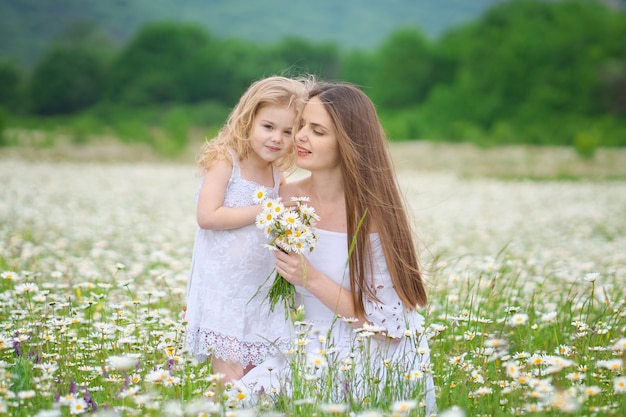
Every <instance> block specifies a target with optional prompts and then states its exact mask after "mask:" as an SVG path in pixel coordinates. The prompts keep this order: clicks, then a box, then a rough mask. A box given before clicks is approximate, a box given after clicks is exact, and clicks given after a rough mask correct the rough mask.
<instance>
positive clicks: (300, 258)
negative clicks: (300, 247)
mask: <svg viewBox="0 0 626 417" xmlns="http://www.w3.org/2000/svg"><path fill="white" fill-rule="evenodd" d="M274 258H275V263H276V265H275V266H276V272H278V273H279V274H280V275H281V276H282V277H283V278H285V279H286V280H287V281H289V282H291V283H292V284H293V285H298V286H300V287H303V288H305V287H306V284H307V281H309V280H310V279H311V278H312V274H314V273H315V272H316V270H315V268H313V267H312V266H311V263H310V262H309V260H308V259H307V258H306V257H305V256H304V255H302V254H300V253H296V252H284V251H281V250H277V251H274Z"/></svg>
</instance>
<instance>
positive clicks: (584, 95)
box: [423, 0, 626, 143]
mask: <svg viewBox="0 0 626 417" xmlns="http://www.w3.org/2000/svg"><path fill="white" fill-rule="evenodd" d="M623 22H624V14H623V13H616V12H615V11H613V10H611V9H608V8H606V7H605V6H603V5H601V4H599V3H597V2H581V1H559V2H543V1H538V0H519V1H514V2H505V3H501V4H499V5H498V6H495V7H494V8H492V9H490V10H489V11H488V12H487V13H486V14H485V15H484V16H483V17H482V18H481V19H479V20H478V21H476V22H474V23H472V24H469V25H466V26H464V27H461V28H458V29H456V30H453V31H451V32H449V33H448V34H446V36H444V37H443V38H442V40H441V41H440V43H439V48H440V49H441V53H442V55H445V56H447V57H449V58H450V59H452V60H453V61H455V62H456V64H455V65H456V70H455V73H454V77H453V78H454V81H453V82H452V83H450V84H449V85H440V86H438V87H437V88H436V89H435V90H433V92H432V94H431V95H430V96H429V98H428V99H427V101H426V103H425V104H424V109H423V113H424V115H423V119H424V120H429V119H436V118H438V119H439V120H440V122H439V123H440V125H441V126H452V125H453V124H455V123H456V124H459V122H463V123H465V122H469V123H470V124H475V125H476V126H478V127H479V128H480V129H492V128H493V127H494V126H495V125H502V123H503V122H505V121H510V122H512V123H513V124H514V125H516V126H520V127H521V128H525V127H530V126H535V127H534V128H533V129H535V130H537V129H536V127H538V126H543V128H542V130H544V131H546V132H547V131H548V130H552V133H551V135H552V136H553V137H552V138H551V139H550V140H554V141H561V142H562V143H571V142H572V140H573V133H572V130H573V129H576V128H577V127H576V124H577V123H578V122H576V120H580V123H583V121H584V120H586V119H588V118H596V117H601V116H603V115H605V114H607V113H608V107H607V100H606V96H607V95H608V94H607V93H606V89H607V86H609V85H615V84H616V83H618V82H619V80H618V79H616V78H615V77H614V76H613V77H612V78H611V77H609V78H610V79H611V80H612V81H610V82H609V81H608V79H609V78H607V81H603V80H602V78H601V73H602V71H601V69H602V68H607V67H606V63H607V62H609V61H612V60H614V59H615V57H616V56H617V57H623V51H624V39H625V38H626V30H625V27H624V23H623ZM461 124H462V123H461Z"/></svg>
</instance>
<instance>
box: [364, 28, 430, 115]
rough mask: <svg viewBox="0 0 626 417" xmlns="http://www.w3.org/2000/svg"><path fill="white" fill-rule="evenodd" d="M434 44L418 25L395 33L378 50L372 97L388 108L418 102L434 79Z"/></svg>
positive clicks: (422, 98)
mask: <svg viewBox="0 0 626 417" xmlns="http://www.w3.org/2000/svg"><path fill="white" fill-rule="evenodd" d="M434 57H435V55H434V51H433V45H431V43H430V41H429V40H428V39H427V38H426V37H425V36H424V35H423V33H422V32H421V31H420V30H419V29H417V28H406V29H402V30H398V31H396V32H394V33H393V34H392V35H391V37H390V38H389V39H388V40H387V41H386V42H384V43H383V44H382V46H381V47H380V48H379V50H378V55H377V58H376V60H377V65H376V69H375V72H374V76H373V82H374V87H373V88H372V96H373V99H374V100H375V101H376V103H378V104H379V105H381V106H383V107H386V108H387V109H399V108H404V107H407V106H411V105H415V104H417V103H420V102H421V101H423V100H424V99H425V98H426V96H427V95H428V93H429V91H430V89H431V87H432V85H433V81H434V69H435V59H434Z"/></svg>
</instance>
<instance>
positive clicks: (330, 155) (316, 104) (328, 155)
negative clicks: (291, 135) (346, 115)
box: [296, 97, 339, 171]
mask: <svg viewBox="0 0 626 417" xmlns="http://www.w3.org/2000/svg"><path fill="white" fill-rule="evenodd" d="M299 126H300V127H299V129H298V132H297V133H296V150H297V153H298V159H297V165H298V167H300V168H304V169H306V170H308V171H316V170H317V171H319V170H323V169H332V168H336V167H338V166H339V145H338V143H337V135H336V132H335V127H334V125H333V123H332V120H331V118H330V115H329V114H328V112H327V111H326V108H324V105H323V104H322V102H321V101H320V99H319V98H317V97H313V98H311V99H310V100H309V101H308V103H307V104H306V106H305V107H304V110H303V112H302V117H301V118H300V123H299Z"/></svg>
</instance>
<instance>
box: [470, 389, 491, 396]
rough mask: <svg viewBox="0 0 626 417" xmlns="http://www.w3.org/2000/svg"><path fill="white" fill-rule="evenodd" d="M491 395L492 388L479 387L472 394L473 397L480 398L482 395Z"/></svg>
mask: <svg viewBox="0 0 626 417" xmlns="http://www.w3.org/2000/svg"><path fill="white" fill-rule="evenodd" d="M491 393H493V388H490V387H480V388H478V389H477V390H475V391H474V392H472V396H473V397H482V396H484V395H488V394H491Z"/></svg>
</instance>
